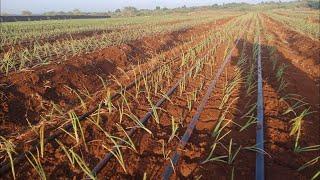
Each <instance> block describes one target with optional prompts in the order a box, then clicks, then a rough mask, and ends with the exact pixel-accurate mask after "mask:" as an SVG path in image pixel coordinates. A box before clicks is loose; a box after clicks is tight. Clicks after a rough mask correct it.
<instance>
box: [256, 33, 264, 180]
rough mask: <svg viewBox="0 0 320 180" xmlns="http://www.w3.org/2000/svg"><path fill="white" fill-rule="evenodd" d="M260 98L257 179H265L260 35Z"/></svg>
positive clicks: (258, 99)
mask: <svg viewBox="0 0 320 180" xmlns="http://www.w3.org/2000/svg"><path fill="white" fill-rule="evenodd" d="M257 65H258V98H257V126H256V127H257V128H256V130H257V135H256V147H257V148H258V149H260V150H261V151H259V152H257V153H256V180H264V153H263V152H264V132H263V121H264V117H263V116H264V112H263V87H262V81H263V79H262V66H261V44H260V37H259V44H258V55H257Z"/></svg>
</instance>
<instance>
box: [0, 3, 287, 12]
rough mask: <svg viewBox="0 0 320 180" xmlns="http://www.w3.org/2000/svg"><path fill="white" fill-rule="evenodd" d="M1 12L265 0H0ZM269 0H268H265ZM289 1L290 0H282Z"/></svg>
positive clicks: (107, 8) (176, 5) (194, 4)
mask: <svg viewBox="0 0 320 180" xmlns="http://www.w3.org/2000/svg"><path fill="white" fill-rule="evenodd" d="M0 1H1V12H6V13H11V14H13V13H15V14H20V13H21V11H23V10H30V11H32V12H33V13H35V14H37V13H43V12H47V11H71V10H73V9H76V8H77V9H80V10H81V11H86V12H105V11H108V10H112V11H113V10H115V9H117V8H120V9H121V8H123V7H125V6H134V7H136V8H138V9H142V8H145V9H154V8H155V7H156V6H160V7H167V8H175V7H180V6H183V5H186V6H187V7H189V6H201V5H212V4H215V3H218V4H222V3H230V2H247V3H258V2H261V1H263V0H0ZM264 1H267V0H264ZM275 1H277V0H275ZM282 1H289V0H282Z"/></svg>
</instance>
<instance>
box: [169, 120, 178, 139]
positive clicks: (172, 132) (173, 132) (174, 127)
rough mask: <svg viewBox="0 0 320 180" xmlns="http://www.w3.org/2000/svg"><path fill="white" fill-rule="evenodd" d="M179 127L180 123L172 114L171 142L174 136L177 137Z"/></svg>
mask: <svg viewBox="0 0 320 180" xmlns="http://www.w3.org/2000/svg"><path fill="white" fill-rule="evenodd" d="M178 128H179V124H178V123H176V121H175V119H174V117H173V116H171V135H170V137H169V140H168V142H170V141H171V140H172V139H173V138H174V137H176V133H177V130H178Z"/></svg>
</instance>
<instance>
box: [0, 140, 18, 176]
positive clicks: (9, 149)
mask: <svg viewBox="0 0 320 180" xmlns="http://www.w3.org/2000/svg"><path fill="white" fill-rule="evenodd" d="M0 139H1V141H0V152H6V153H7V155H8V156H9V159H10V166H11V172H12V176H13V179H16V174H15V170H14V163H13V157H12V155H13V154H16V151H15V150H14V148H15V146H14V144H13V143H12V142H11V141H9V140H7V139H6V138H4V137H2V136H0Z"/></svg>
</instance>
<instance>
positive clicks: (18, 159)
mask: <svg viewBox="0 0 320 180" xmlns="http://www.w3.org/2000/svg"><path fill="white" fill-rule="evenodd" d="M178 59H179V56H178V57H176V58H174V59H172V60H169V61H168V62H165V63H164V64H162V65H160V66H158V67H156V68H154V69H153V70H152V71H150V72H148V73H146V74H145V76H149V75H151V74H153V73H154V72H156V71H157V70H159V69H160V68H161V67H162V66H164V65H166V64H169V63H172V62H175V61H176V60H178ZM142 79H143V75H140V77H139V78H138V79H136V80H134V81H132V82H131V83H130V84H129V85H127V86H126V87H125V88H123V89H121V90H120V91H118V92H117V93H115V94H113V95H112V96H111V100H116V99H117V98H119V97H120V96H121V94H122V93H123V92H125V91H127V90H129V89H131V88H132V87H134V86H135V85H136V83H138V82H139V81H141V80H142ZM105 106H106V104H105V103H102V104H101V107H105ZM101 107H100V108H101ZM98 109H99V105H96V106H95V107H94V108H92V109H91V110H89V111H87V112H85V113H84V114H82V115H81V116H79V117H78V119H79V121H83V120H85V119H87V117H89V116H90V115H91V114H93V113H94V112H95V111H96V110H98ZM71 128H72V124H67V125H66V126H65V127H63V129H65V130H66V131H69V130H70V129H71ZM62 133H63V131H58V132H57V133H54V134H53V135H51V136H49V137H47V138H46V139H45V140H44V144H47V143H48V142H50V141H52V140H55V139H56V138H57V137H58V136H60V135H61V134H62ZM38 145H39V142H38V143H37V144H36V145H33V148H32V149H31V150H30V151H31V152H34V151H35V150H36V147H37V146H38ZM25 153H26V152H22V153H21V154H19V155H18V156H17V157H16V158H15V159H14V160H13V165H16V164H17V163H19V162H21V161H23V160H24V159H25ZM10 168H11V164H10V162H7V163H6V164H4V165H3V166H2V165H1V168H0V176H1V175H3V174H5V173H6V172H7V171H8V170H10Z"/></svg>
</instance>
